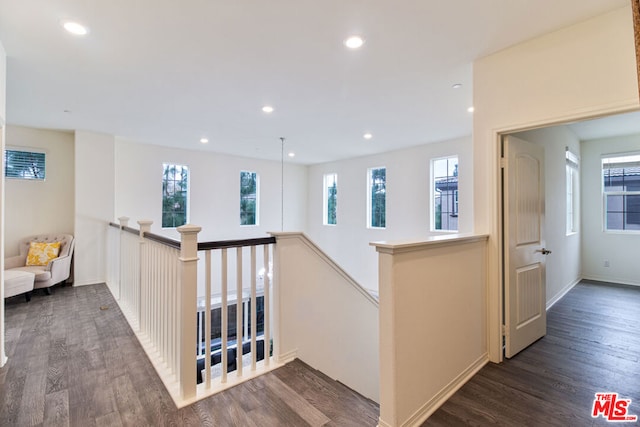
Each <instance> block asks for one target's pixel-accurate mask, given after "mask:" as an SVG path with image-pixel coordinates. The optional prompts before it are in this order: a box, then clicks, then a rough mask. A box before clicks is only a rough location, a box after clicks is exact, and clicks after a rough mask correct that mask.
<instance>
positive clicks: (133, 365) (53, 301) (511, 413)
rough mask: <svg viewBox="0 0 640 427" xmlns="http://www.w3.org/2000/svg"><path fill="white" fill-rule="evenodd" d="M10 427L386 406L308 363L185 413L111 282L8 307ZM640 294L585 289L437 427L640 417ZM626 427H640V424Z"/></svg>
mask: <svg viewBox="0 0 640 427" xmlns="http://www.w3.org/2000/svg"><path fill="white" fill-rule="evenodd" d="M6 339H7V353H8V356H9V362H8V363H7V365H6V366H5V367H4V368H2V369H0V426H29V425H43V426H44V425H46V426H58V425H59V426H67V425H70V426H82V427H85V426H165V425H175V426H225V427H226V426H261V427H262V426H265V427H268V426H306V425H311V426H320V425H328V426H375V425H376V424H377V417H378V413H379V410H378V407H377V405H376V404H375V403H373V402H371V401H368V400H366V399H364V398H363V397H361V396H359V395H358V394H356V393H353V392H352V391H350V390H349V389H347V388H346V387H344V386H343V385H341V384H339V383H337V382H335V381H332V380H331V379H329V378H328V377H326V376H325V375H324V374H322V373H320V372H318V371H315V370H313V369H311V368H310V367H309V366H307V365H305V364H304V363H303V362H301V361H295V362H292V363H290V364H288V365H286V366H285V367H282V368H280V369H278V370H276V371H274V372H272V373H270V374H268V375H265V376H262V377H260V378H257V379H255V380H252V381H249V382H246V383H244V384H241V385H239V386H237V387H235V388H233V389H230V390H228V391H226V392H224V393H220V394H218V395H216V396H213V397H211V398H208V399H205V400H202V401H200V402H198V403H196V404H194V405H191V406H189V407H187V408H183V409H180V410H176V409H175V407H174V405H173V402H172V401H171V398H170V397H169V395H168V394H167V393H166V391H165V389H164V387H163V386H162V383H161V382H160V380H159V378H158V377H157V376H156V374H155V371H154V369H153V367H152V366H151V364H150V363H149V361H148V360H147V358H146V356H145V355H144V352H143V350H142V349H141V347H140V345H139V344H138V342H137V340H136V338H135V336H134V335H133V334H132V332H131V330H130V329H129V326H128V324H127V323H126V321H125V320H124V318H123V317H122V314H121V313H120V310H119V309H118V306H117V305H116V304H115V302H114V301H113V298H112V297H111V294H110V293H109V291H108V290H107V288H106V286H104V285H95V286H86V287H79V288H70V287H67V288H57V289H56V290H55V292H54V294H53V295H52V296H45V295H44V294H42V293H36V294H35V295H34V296H33V299H32V301H31V302H30V303H28V304H27V303H25V302H24V298H21V297H14V298H10V299H8V300H7V301H6ZM639 357H640V288H632V287H623V286H607V285H602V284H598V283H593V282H588V281H584V282H582V283H581V284H579V285H578V286H576V287H575V288H574V289H573V290H572V291H571V292H570V293H569V294H568V295H567V296H566V297H565V298H563V299H562V300H561V301H560V302H558V303H557V304H556V305H555V306H554V307H552V308H551V310H549V312H548V331H547V336H546V337H545V338H543V339H541V340H540V341H538V342H537V343H535V344H534V345H532V346H531V347H529V348H528V349H526V350H525V351H523V352H522V353H520V354H518V355H517V356H516V357H514V358H513V359H510V360H506V361H505V362H504V363H502V364H500V365H494V364H489V365H487V366H486V367H485V368H483V369H482V370H481V371H480V373H479V374H478V375H476V376H475V377H474V378H473V379H472V380H471V381H470V382H469V383H467V384H466V385H465V386H464V387H462V388H461V389H460V390H459V391H458V392H457V393H456V394H455V395H454V396H453V397H452V398H451V399H450V400H449V401H448V402H447V403H445V404H444V405H443V406H442V407H441V408H440V409H439V410H438V411H436V412H435V413H434V414H433V415H432V416H431V418H429V420H427V422H425V423H424V425H425V426H465V425H473V426H485V425H504V426H516V425H517V426H524V425H530V426H555V425H557V426H589V425H607V424H608V423H607V422H605V421H604V420H603V419H602V418H598V419H595V420H594V419H592V418H591V416H590V414H591V408H592V404H593V399H594V394H595V393H596V392H607V391H610V392H617V393H619V394H620V395H621V397H624V398H630V399H632V403H631V406H630V411H629V412H630V413H631V414H635V415H640V361H639ZM620 425H623V426H625V425H640V423H635V424H633V423H632V424H628V423H622V424H620Z"/></svg>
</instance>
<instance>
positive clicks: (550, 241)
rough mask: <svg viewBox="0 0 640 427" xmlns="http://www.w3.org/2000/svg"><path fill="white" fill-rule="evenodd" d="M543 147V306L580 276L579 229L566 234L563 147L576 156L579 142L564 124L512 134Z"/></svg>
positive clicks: (550, 303) (557, 296)
mask: <svg viewBox="0 0 640 427" xmlns="http://www.w3.org/2000/svg"><path fill="white" fill-rule="evenodd" d="M516 136H517V137H518V138H521V139H524V140H525V141H529V142H532V143H535V144H538V145H540V146H542V147H544V161H545V205H546V213H545V224H544V235H545V238H546V246H545V247H546V248H547V249H549V250H551V251H552V253H551V254H550V255H548V256H547V257H546V265H547V266H546V267H547V307H549V306H551V305H552V304H553V303H555V302H556V301H558V299H560V298H561V297H562V296H563V295H564V294H565V293H566V292H567V291H569V290H570V289H571V288H572V287H573V285H575V284H576V283H577V282H578V281H579V280H580V277H581V253H580V240H581V234H580V232H577V233H573V234H570V235H569V236H567V233H566V228H567V224H566V218H567V196H566V191H567V180H566V154H565V150H566V147H569V149H570V150H571V151H572V152H573V153H574V154H576V155H578V156H579V155H580V141H579V139H578V137H577V136H576V135H575V134H574V133H573V132H572V131H571V130H570V129H569V128H567V127H566V126H555V127H549V128H544V129H538V130H534V131H529V132H522V133H519V134H516Z"/></svg>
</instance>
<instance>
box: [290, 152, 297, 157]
mask: <svg viewBox="0 0 640 427" xmlns="http://www.w3.org/2000/svg"><path fill="white" fill-rule="evenodd" d="M288 156H289V157H295V156H296V153H294V152H293V151H290V152H289V154H288Z"/></svg>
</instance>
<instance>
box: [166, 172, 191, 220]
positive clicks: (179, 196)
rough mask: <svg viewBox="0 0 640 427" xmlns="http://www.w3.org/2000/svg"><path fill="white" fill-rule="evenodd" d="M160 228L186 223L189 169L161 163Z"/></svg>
mask: <svg viewBox="0 0 640 427" xmlns="http://www.w3.org/2000/svg"><path fill="white" fill-rule="evenodd" d="M162 167H163V173H162V228H173V227H180V226H181V225H185V224H186V223H187V222H188V209H187V206H188V200H189V197H188V195H189V168H188V167H187V166H182V165H174V164H170V163H163V164H162Z"/></svg>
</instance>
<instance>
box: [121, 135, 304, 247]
mask: <svg viewBox="0 0 640 427" xmlns="http://www.w3.org/2000/svg"><path fill="white" fill-rule="evenodd" d="M163 163H175V164H180V165H186V166H189V173H190V178H189V180H190V182H189V203H190V204H189V212H190V213H189V222H190V223H191V224H195V225H198V226H200V227H202V232H201V233H200V234H199V236H198V241H211V240H227V239H241V238H252V237H264V236H265V235H266V233H267V232H269V231H280V229H281V215H280V213H281V200H282V199H281V197H280V196H281V190H280V188H281V186H280V184H281V179H280V177H281V165H280V162H273V161H265V160H256V159H249V158H243V157H235V156H228V155H223V154H216V153H209V152H204V151H190V150H179V149H173V148H167V147H160V146H154V145H145V144H138V143H133V142H129V141H124V140H117V141H116V157H115V190H116V192H115V194H116V200H115V216H116V217H120V216H128V217H130V218H131V222H130V224H129V225H130V226H132V227H136V228H137V227H138V225H137V223H136V221H138V220H140V219H150V220H153V225H152V226H151V231H152V232H153V233H157V234H163V235H165V236H168V237H171V238H173V239H179V233H178V232H177V231H175V229H162V164H163ZM242 170H249V171H254V172H257V173H258V175H259V177H260V195H259V198H260V209H259V215H260V220H259V225H257V226H240V213H239V209H240V171H242ZM306 174H307V172H306V167H304V166H298V165H293V164H286V163H285V195H284V200H285V204H284V228H285V230H287V231H303V230H304V228H305V222H306V218H305V215H306V209H305V206H306V188H307V187H306V184H307V178H306Z"/></svg>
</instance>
